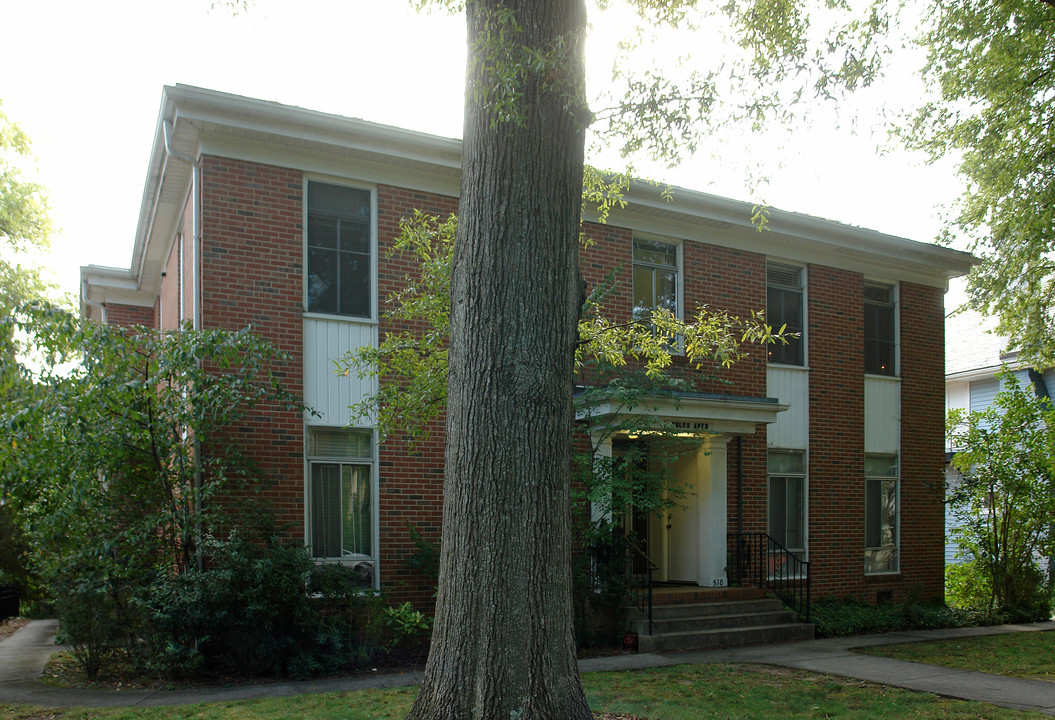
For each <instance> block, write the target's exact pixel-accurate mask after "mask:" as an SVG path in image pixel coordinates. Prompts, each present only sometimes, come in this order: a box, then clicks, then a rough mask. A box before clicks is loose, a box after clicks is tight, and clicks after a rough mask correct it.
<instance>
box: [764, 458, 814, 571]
mask: <svg viewBox="0 0 1055 720" xmlns="http://www.w3.org/2000/svg"><path fill="white" fill-rule="evenodd" d="M769 536H770V537H772V538H773V539H774V540H776V541H777V542H778V543H780V544H781V545H783V546H784V547H785V548H787V549H788V550H790V551H791V552H793V553H794V554H795V555H797V556H798V557H799V558H800V559H805V556H806V454H805V453H804V452H802V451H801V450H770V451H769Z"/></svg>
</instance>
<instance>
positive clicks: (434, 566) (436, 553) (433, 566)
mask: <svg viewBox="0 0 1055 720" xmlns="http://www.w3.org/2000/svg"><path fill="white" fill-rule="evenodd" d="M407 534H408V535H410V542H411V543H413V545H414V551H413V552H412V553H411V554H410V555H409V556H408V557H407V559H406V565H407V567H409V568H412V569H414V570H420V571H421V572H423V573H425V575H426V576H427V577H428V578H429V579H431V580H433V581H435V580H436V579H437V578H439V576H440V548H439V546H438V545H437V544H436V543H434V542H430V541H429V540H427V539H426V538H425V537H424V536H423V535H422V534H421V531H420V530H418V528H417V527H416V526H414V525H412V524H411V523H409V522H408V523H407Z"/></svg>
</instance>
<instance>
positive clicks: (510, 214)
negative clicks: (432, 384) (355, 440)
mask: <svg viewBox="0 0 1055 720" xmlns="http://www.w3.org/2000/svg"><path fill="white" fill-rule="evenodd" d="M503 13H506V14H504V15H503ZM466 14H467V21H468V41H469V68H468V72H467V80H466V106H465V133H464V134H465V137H464V144H463V158H462V181H461V204H460V208H459V220H458V235H457V239H456V242H455V250H454V261H453V265H452V279H451V344H450V379H449V391H448V408H447V436H446V466H445V472H446V477H445V481H444V508H443V535H442V548H441V557H440V577H439V594H438V597H437V604H436V623H435V628H434V630H433V638H432V648H431V652H430V655H429V661H428V665H427V667H426V669H425V678H424V682H423V684H422V688H421V691H420V694H419V695H418V699H417V701H416V702H415V704H414V708H413V709H412V711H411V713H410V716H409V717H410V718H412V719H413V720H439V719H441V718H442V719H445V720H447V719H449V720H454V719H458V720H461V719H463V718H476V719H480V720H483V719H487V720H534V719H536V718H560V719H561V720H577V719H582V720H585V719H586V718H589V717H591V715H590V711H589V708H588V707H587V704H586V700H585V696H584V694H583V691H582V686H581V684H580V682H579V675H578V670H577V667H576V660H575V642H574V633H573V627H572V603H571V581H572V577H571V554H570V543H571V505H570V476H571V423H572V420H573V408H572V360H573V350H574V343H575V339H576V324H577V320H578V316H579V311H580V307H581V300H580V292H579V283H578V240H577V238H578V232H579V217H580V202H581V193H582V166H583V146H584V138H585V121H584V117H585V116H586V112H585V105H584V101H583V99H582V98H583V86H584V82H585V74H584V69H583V58H582V42H583V36H584V32H585V31H584V26H585V19H586V17H585V16H586V12H585V7H584V5H583V3H582V2H581V0H508V1H506V2H502V1H501V0H482V1H478V2H469V3H467V9H466ZM503 17H505V18H507V19H508V18H511V19H512V21H513V22H514V23H515V25H516V30H515V31H512V30H511V28H510V26H509V25H508V24H503V21H502V20H501V18H503ZM489 28H490V29H489ZM496 28H502V32H501V33H499V32H497V30H496ZM561 48H570V50H567V51H563V50H561ZM533 59H534V60H533ZM525 68H530V69H526V70H525ZM502 83H513V85H512V87H513V88H514V92H513V95H512V97H513V102H512V103H511V104H509V105H507V106H503V105H502V102H503V98H505V99H508V98H509V97H510V96H506V95H503V93H502V92H501V91H500V88H501V87H502ZM503 108H504V109H503ZM507 111H508V112H507Z"/></svg>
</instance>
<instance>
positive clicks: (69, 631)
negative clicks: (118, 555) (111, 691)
mask: <svg viewBox="0 0 1055 720" xmlns="http://www.w3.org/2000/svg"><path fill="white" fill-rule="evenodd" d="M56 608H57V610H58V612H59V616H60V617H61V618H62V621H61V623H60V625H59V632H58V635H57V638H56V639H57V640H58V642H60V643H62V644H63V645H68V646H69V647H70V650H71V651H72V652H73V656H74V658H76V660H77V662H78V663H79V664H80V666H81V668H82V669H83V670H84V674H85V675H86V676H87V678H88V679H89V680H95V679H96V678H97V677H98V675H99V672H100V671H101V670H102V669H103V668H104V667H105V666H106V665H107V663H109V662H110V661H111V660H112V659H113V657H114V656H115V655H116V654H118V653H119V652H120V651H122V650H124V649H126V648H127V647H128V646H129V643H130V641H131V639H132V637H133V634H132V630H131V629H132V628H133V627H135V625H136V619H135V617H134V612H133V610H132V601H131V599H130V598H129V596H128V592H127V588H125V587H122V585H121V584H119V583H118V582H116V581H113V580H110V579H106V578H93V577H91V576H87V575H86V576H82V577H77V578H76V579H74V580H72V581H70V582H69V583H68V584H66V585H65V586H63V587H62V588H61V592H60V595H59V599H58V601H57V602H56Z"/></svg>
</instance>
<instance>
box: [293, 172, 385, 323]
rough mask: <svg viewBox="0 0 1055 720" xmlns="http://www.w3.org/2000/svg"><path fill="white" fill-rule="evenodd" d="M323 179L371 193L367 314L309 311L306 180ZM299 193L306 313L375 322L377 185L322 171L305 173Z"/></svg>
mask: <svg viewBox="0 0 1055 720" xmlns="http://www.w3.org/2000/svg"><path fill="white" fill-rule="evenodd" d="M313 182H315V183H323V184H326V185H339V186H341V187H347V188H353V189H355V190H365V191H367V192H369V193H370V317H357V316H354V315H339V314H331V313H320V312H308V185H309V183H313ZM301 192H302V195H301V197H302V198H303V199H304V201H303V203H302V205H303V207H302V209H301V210H302V212H301V223H300V225H301V228H303V230H302V232H301V261H300V262H301V290H300V296H301V297H300V306H301V310H302V313H303V315H304V316H305V317H314V318H320V319H326V320H341V321H347V322H358V323H362V324H374V325H376V324H377V323H378V314H377V313H378V308H377V283H378V277H377V261H378V258H377V252H378V244H377V186H376V185H371V184H368V183H359V182H353V181H350V180H348V179H346V178H335V177H328V176H321V175H311V176H309V175H307V174H305V176H304V180H303V182H302V183H301Z"/></svg>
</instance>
